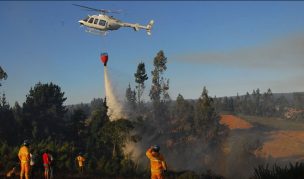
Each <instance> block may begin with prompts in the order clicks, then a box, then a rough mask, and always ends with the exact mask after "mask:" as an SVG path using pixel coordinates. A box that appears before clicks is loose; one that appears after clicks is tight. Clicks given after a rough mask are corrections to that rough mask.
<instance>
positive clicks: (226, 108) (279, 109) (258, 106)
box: [214, 89, 304, 120]
mask: <svg viewBox="0 0 304 179" xmlns="http://www.w3.org/2000/svg"><path fill="white" fill-rule="evenodd" d="M290 96H292V98H291V99H287V97H286V96H284V95H274V94H273V93H272V91H271V89H268V90H267V92H264V93H261V92H260V90H259V89H256V90H253V91H252V93H251V94H249V93H248V92H247V93H246V94H245V95H242V96H239V95H238V94H237V96H235V97H223V98H216V97H215V98H214V101H215V106H216V109H217V111H221V112H231V113H236V114H244V115H253V116H264V117H282V118H286V116H285V114H286V113H287V112H288V110H291V109H293V110H298V111H300V110H303V109H304V93H291V94H290ZM303 112H304V111H303ZM303 117H304V115H303V114H300V115H298V116H297V117H296V118H295V119H302V120H303V119H304V118H303Z"/></svg>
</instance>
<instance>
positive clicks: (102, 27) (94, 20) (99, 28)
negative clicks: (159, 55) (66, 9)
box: [73, 4, 154, 35]
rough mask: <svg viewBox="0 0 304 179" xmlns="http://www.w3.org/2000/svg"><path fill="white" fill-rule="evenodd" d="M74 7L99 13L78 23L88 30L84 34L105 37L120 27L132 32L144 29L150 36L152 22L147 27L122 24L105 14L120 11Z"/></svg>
mask: <svg viewBox="0 0 304 179" xmlns="http://www.w3.org/2000/svg"><path fill="white" fill-rule="evenodd" d="M73 5H74V6H79V7H82V8H85V9H88V10H92V11H96V12H99V13H100V14H98V15H92V16H90V15H88V17H86V18H85V19H81V20H79V21H78V22H79V23H80V25H81V26H85V27H87V28H88V30H86V32H90V33H93V34H102V35H106V34H107V32H108V31H112V30H117V29H119V28H121V27H131V28H133V29H134V31H139V30H140V29H145V30H146V31H147V34H148V35H151V29H152V26H153V24H154V20H150V22H149V23H148V25H146V26H144V25H140V24H138V23H136V24H133V23H127V22H122V21H121V20H119V19H116V18H114V17H113V16H108V15H107V13H119V12H120V11H113V10H106V9H95V8H91V7H87V6H82V5H78V4H73Z"/></svg>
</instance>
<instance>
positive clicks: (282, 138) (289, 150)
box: [257, 130, 304, 159]
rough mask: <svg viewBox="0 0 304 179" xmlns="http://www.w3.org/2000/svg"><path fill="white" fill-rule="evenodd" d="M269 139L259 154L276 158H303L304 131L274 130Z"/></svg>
mask: <svg viewBox="0 0 304 179" xmlns="http://www.w3.org/2000/svg"><path fill="white" fill-rule="evenodd" d="M269 139H270V140H269V141H267V142H265V143H264V145H263V148H262V150H261V151H259V152H258V153H257V154H258V155H260V156H263V157H268V156H272V157H274V158H288V157H292V158H295V157H296V158H298V159H300V158H302V159H303V157H304V131H284V130H280V131H272V132H269Z"/></svg>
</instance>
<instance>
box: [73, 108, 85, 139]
mask: <svg viewBox="0 0 304 179" xmlns="http://www.w3.org/2000/svg"><path fill="white" fill-rule="evenodd" d="M86 118H87V115H86V114H85V112H84V111H83V110H82V109H76V110H75V111H74V112H73V114H72V116H71V119H70V123H71V124H70V127H71V134H72V139H73V140H75V141H77V142H78V143H83V139H84V134H85V120H86Z"/></svg>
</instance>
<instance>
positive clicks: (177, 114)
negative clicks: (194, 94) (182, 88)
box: [173, 94, 194, 132]
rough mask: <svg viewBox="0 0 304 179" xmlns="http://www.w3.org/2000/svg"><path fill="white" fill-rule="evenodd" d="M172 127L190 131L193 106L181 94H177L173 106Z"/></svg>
mask: <svg viewBox="0 0 304 179" xmlns="http://www.w3.org/2000/svg"><path fill="white" fill-rule="evenodd" d="M173 119H174V123H173V128H175V129H176V128H178V129H179V131H181V132H185V131H191V130H192V126H193V124H194V122H193V106H192V105H191V104H190V103H189V102H188V101H186V100H185V99H184V97H183V96H182V95H181V94H178V96H177V98H176V103H175V106H174V108H173Z"/></svg>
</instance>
